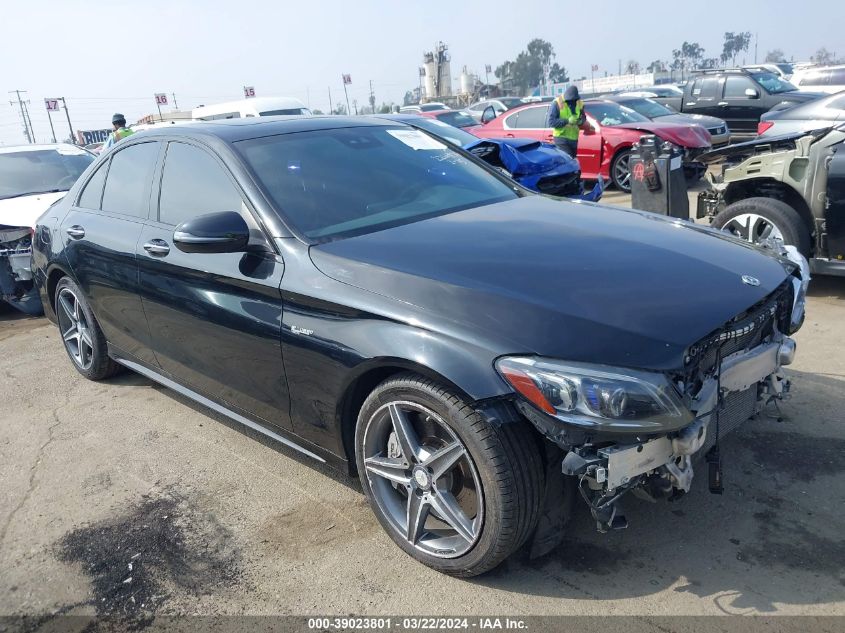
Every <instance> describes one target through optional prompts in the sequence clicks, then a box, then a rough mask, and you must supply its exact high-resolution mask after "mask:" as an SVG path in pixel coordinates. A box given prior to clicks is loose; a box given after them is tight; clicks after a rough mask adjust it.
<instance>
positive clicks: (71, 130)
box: [59, 97, 76, 143]
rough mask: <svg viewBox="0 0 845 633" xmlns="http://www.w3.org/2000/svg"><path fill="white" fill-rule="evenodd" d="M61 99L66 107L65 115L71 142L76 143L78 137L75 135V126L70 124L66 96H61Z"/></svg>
mask: <svg viewBox="0 0 845 633" xmlns="http://www.w3.org/2000/svg"><path fill="white" fill-rule="evenodd" d="M59 101H61V102H62V106H64V109H65V116H66V117H67V128H68V129H69V130H70V142H71V143H76V139H75V138H74V137H73V126H72V125H71V124H70V112H68V109H67V102H66V101H65V98H64V97H59Z"/></svg>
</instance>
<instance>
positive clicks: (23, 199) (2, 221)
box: [0, 191, 67, 228]
mask: <svg viewBox="0 0 845 633" xmlns="http://www.w3.org/2000/svg"><path fill="white" fill-rule="evenodd" d="M65 194H67V191H58V192H54V193H36V194H33V195H31V196H20V197H18V198H8V199H5V200H0V226H28V227H31V228H35V223H36V221H37V220H38V218H40V217H41V214H42V213H44V212H45V211H46V210H47V209H48V208H49V207H50V205H51V204H53V203H54V202H55V201H56V200H60V199H61V198H64V196H65Z"/></svg>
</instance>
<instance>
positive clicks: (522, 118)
mask: <svg viewBox="0 0 845 633" xmlns="http://www.w3.org/2000/svg"><path fill="white" fill-rule="evenodd" d="M548 113H549V109H548V108H525V109H524V110H520V111H519V112H518V113H517V114H518V116H519V118H518V119H517V120H516V125H511V124H509V125H511V127H518V128H525V129H539V128H545V127H548V126H547V125H546V121H547V120H548Z"/></svg>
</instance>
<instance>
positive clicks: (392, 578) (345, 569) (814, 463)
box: [0, 278, 845, 622]
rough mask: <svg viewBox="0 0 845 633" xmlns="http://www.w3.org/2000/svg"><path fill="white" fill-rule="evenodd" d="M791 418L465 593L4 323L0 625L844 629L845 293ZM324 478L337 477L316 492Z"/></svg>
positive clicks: (804, 347) (310, 485)
mask: <svg viewBox="0 0 845 633" xmlns="http://www.w3.org/2000/svg"><path fill="white" fill-rule="evenodd" d="M810 294H811V297H810V299H809V306H808V311H807V320H806V323H805V325H804V327H803V329H802V330H801V331H800V332H799V333H798V334H797V341H798V355H797V358H796V362H795V363H794V364H793V365H792V366H790V368H789V370H788V373H789V375H790V376H791V378H792V380H793V389H792V394H793V396H792V398H791V400H789V401H788V402H786V403H784V404H783V405H782V413H783V417H784V419H783V421H778V420H777V419H776V417H774V416H776V412H775V411H774V410H772V411H771V413H772V416H773V417H768V416H761V417H760V418H758V419H754V420H751V421H749V422H748V423H747V424H746V425H745V426H744V427H743V428H741V429H740V430H739V431H738V432H737V433H736V434H734V435H733V436H731V437H730V438H729V439H728V440H727V441H725V442H724V444H723V451H722V453H723V457H724V480H725V492H724V494H723V495H722V496H714V495H711V494H709V493H708V491H707V486H706V481H705V476H704V473H703V470H701V469H700V470H699V472H698V473H697V474H696V477H695V480H694V484H693V489H692V491H691V492H690V493H689V494H688V495H687V496H685V497H684V498H682V499H680V500H679V501H677V502H675V503H672V504H669V503H658V504H656V505H652V504H649V503H647V502H645V501H640V500H636V499H630V500H627V502H626V504H625V507H626V513H627V516H628V519H629V521H630V527H629V528H628V529H627V530H624V531H620V532H614V533H610V534H606V535H602V534H598V533H597V532H596V530H595V527H594V525H593V524H592V522H591V520H590V517H589V515H588V513H587V512H586V510H585V509H584V508H583V507H582V506H580V505H579V506H578V513H577V515H576V517H575V518H574V520H573V523H572V525H571V526H570V529H569V532H568V536H567V540H566V542H565V543H564V544H563V546H561V547H560V548H559V549H558V550H556V551H555V552H553V553H551V554H550V555H547V556H546V557H544V558H542V559H539V560H534V561H529V560H527V559H526V558H525V556H524V555H522V554H518V555H517V556H515V557H513V558H512V559H510V560H508V561H507V562H505V564H503V565H502V566H501V567H499V568H498V569H496V570H494V571H493V572H491V573H489V574H487V575H485V576H482V577H480V578H477V579H473V580H457V579H453V578H450V577H447V576H443V575H440V574H438V573H436V572H433V571H431V570H429V569H427V568H426V567H423V566H422V565H420V564H418V563H416V562H414V561H413V560H412V559H410V558H408V557H407V556H405V555H404V554H403V553H401V552H400V551H399V549H398V548H397V547H396V546H395V545H393V543H392V542H391V541H390V539H389V538H388V537H387V535H386V534H384V533H383V532H382V530H381V528H380V527H379V526H378V524H377V522H376V520H375V518H374V517H373V516H372V515H371V513H370V511H369V509H368V507H367V505H366V503H365V501H364V498H363V496H362V494H361V492H360V488H359V486H358V485H357V483H356V482H355V481H354V480H350V479H348V478H346V477H345V476H343V475H337V474H334V475H332V474H331V473H329V472H328V471H326V470H324V469H322V468H321V467H319V466H318V465H316V464H314V463H313V462H310V461H307V459H305V458H302V459H300V458H299V457H298V456H297V455H296V454H295V453H293V452H290V451H288V450H286V449H285V448H284V447H282V446H279V445H277V444H274V443H272V441H270V440H267V441H265V440H263V439H260V438H258V437H257V436H256V435H255V434H253V433H252V432H248V431H244V430H242V429H241V427H239V426H237V425H235V424H234V423H230V422H228V421H227V420H225V419H221V418H220V417H219V416H217V415H216V414H214V413H213V412H211V411H209V410H207V409H205V408H203V407H201V406H198V405H194V404H192V403H190V402H188V401H186V400H184V399H183V398H181V397H180V396H178V395H177V394H175V393H174V392H172V391H169V390H167V389H164V388H162V387H159V386H157V385H155V384H153V383H151V382H150V381H148V380H147V379H145V378H142V377H140V376H138V375H135V374H132V373H127V374H123V375H121V376H119V377H116V378H113V379H110V380H107V381H104V382H99V383H94V382H89V381H87V380H85V379H83V378H82V377H81V376H80V375H79V374H77V373H76V372H75V371H74V370H73V368H72V367H71V364H70V361H69V360H68V358H67V357H66V355H65V352H64V351H63V349H62V346H61V342H60V337H59V333H58V332H57V330H56V329H55V328H54V327H53V326H52V325H50V324H49V323H48V322H47V321H46V320H45V319H43V318H25V317H22V316H18V315H17V314H14V313H11V312H8V311H6V312H2V311H0V403H2V405H0V481H2V484H3V485H2V486H0V614H4V615H9V614H28V615H33V616H36V617H42V618H43V619H42V620H37V621H45V620H49V618H50V617H51V615H53V614H59V613H63V614H94V613H111V614H117V615H120V616H121V617H125V618H128V619H130V620H133V619H134V620H133V621H139V622H141V620H138V618H140V616H141V614H144V613H157V614H161V615H163V614H195V613H199V614H327V613H328V614H350V613H353V614H371V615H375V614H416V615H419V614H479V615H485V614H491V613H495V614H523V615H526V614H544V615H556V614H568V615H592V614H602V615H639V616H645V617H648V616H659V615H685V614H705V615H706V614H726V613H727V614H755V613H757V614H817V615H836V614H839V615H843V614H845V564H843V562H845V540H843V538H842V535H843V533H845V529H843V528H845V520H843V510H842V500H843V499H845V477H843V470H845V458H843V456H844V455H845V426H844V425H843V423H845V349H843V340H845V279H834V278H817V279H815V280H814V281H813V282H812V285H811V290H810ZM327 474H329V476H326V475H327Z"/></svg>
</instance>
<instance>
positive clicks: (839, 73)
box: [827, 68, 845, 86]
mask: <svg viewBox="0 0 845 633" xmlns="http://www.w3.org/2000/svg"><path fill="white" fill-rule="evenodd" d="M827 83H828V84H830V85H832V86H842V85H845V68H834V69H833V70H831V71H830V79H829V80H828V82H827Z"/></svg>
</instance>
